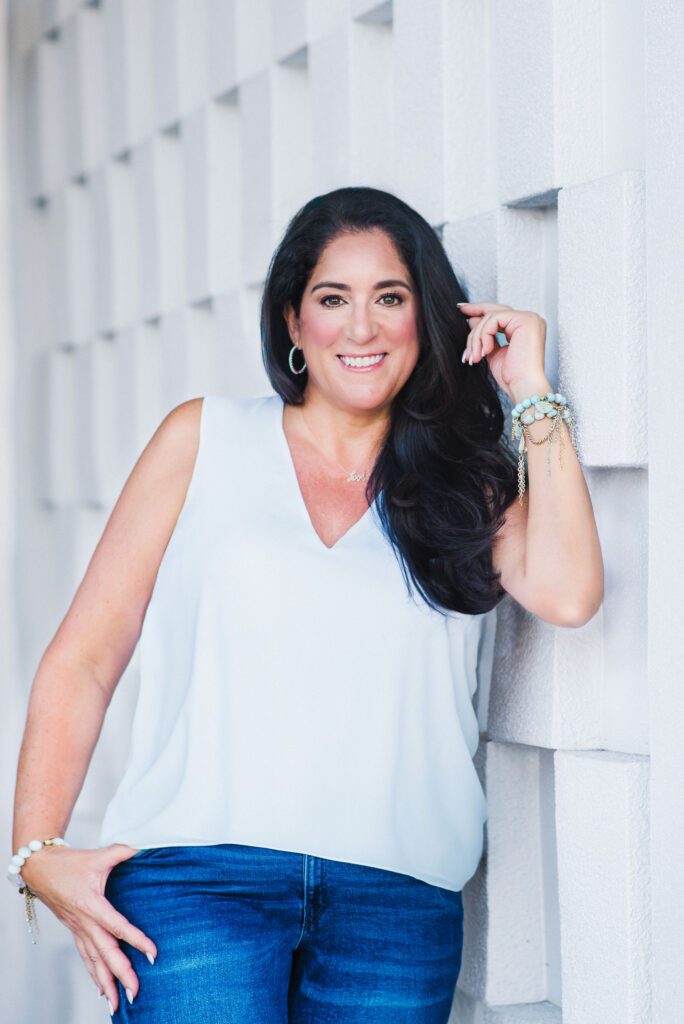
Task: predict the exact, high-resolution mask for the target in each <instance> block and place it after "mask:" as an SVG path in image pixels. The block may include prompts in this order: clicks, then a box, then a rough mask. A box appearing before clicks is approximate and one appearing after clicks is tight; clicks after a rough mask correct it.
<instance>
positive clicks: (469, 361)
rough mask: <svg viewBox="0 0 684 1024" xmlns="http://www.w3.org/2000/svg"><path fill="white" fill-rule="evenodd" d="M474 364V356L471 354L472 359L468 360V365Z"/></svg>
mask: <svg viewBox="0 0 684 1024" xmlns="http://www.w3.org/2000/svg"><path fill="white" fill-rule="evenodd" d="M472 365H473V357H472V356H471V357H470V359H469V360H468V366H472Z"/></svg>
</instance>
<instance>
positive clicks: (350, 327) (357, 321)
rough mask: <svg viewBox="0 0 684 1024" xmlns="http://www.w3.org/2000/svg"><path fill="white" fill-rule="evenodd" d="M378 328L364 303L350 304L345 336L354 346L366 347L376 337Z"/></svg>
mask: <svg viewBox="0 0 684 1024" xmlns="http://www.w3.org/2000/svg"><path fill="white" fill-rule="evenodd" d="M377 333H378V328H377V324H376V323H375V322H374V320H373V317H372V316H371V312H370V310H369V309H368V306H367V305H366V304H365V303H364V302H359V303H353V304H350V311H349V318H348V320H347V323H346V325H345V336H346V338H347V339H348V340H349V341H353V342H354V343H355V344H356V345H366V344H368V342H369V341H372V340H373V338H374V337H375V336H376V335H377Z"/></svg>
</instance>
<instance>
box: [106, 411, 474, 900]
mask: <svg viewBox="0 0 684 1024" xmlns="http://www.w3.org/2000/svg"><path fill="white" fill-rule="evenodd" d="M282 414H283V402H282V399H281V398H280V397H278V396H271V397H268V398H259V399H248V400H236V399H231V398H227V397H224V396H210V397H207V398H205V399H204V402H203V407H202V415H201V426H200V443H199V449H198V453H197V458H196V462H195V467H194V471H193V475H192V479H191V481H190V485H189V488H188V492H187V496H186V499H185V503H184V505H183V508H182V510H181V513H180V516H179V518H178V521H177V524H176V527H175V529H174V531H173V534H172V536H171V539H170V541H169V544H168V547H167V549H166V552H165V554H164V557H163V559H162V562H161V565H160V567H159V572H158V574H157V579H156V582H155V586H154V590H153V593H152V597H151V599H150V603H149V605H148V607H147V611H146V615H145V619H144V623H143V628H142V633H141V636H140V641H139V643H140V672H141V680H140V694H139V698H138V704H137V708H136V713H135V719H134V724H133V733H132V745H131V751H130V755H129V759H128V764H127V768H126V771H125V774H124V777H123V779H122V781H121V783H120V785H119V787H118V789H117V791H116V793H115V795H114V798H113V799H112V801H111V803H110V804H109V807H108V808H107V812H106V815H105V819H104V823H103V826H102V832H101V836H100V841H101V844H102V845H106V844H109V843H113V842H121V843H127V844H128V845H130V846H133V847H136V848H148V847H157V846H186V845H203V844H213V843H243V844H247V845H252V846H263V847H271V848H274V849H279V850H288V851H294V852H300V853H309V854H311V855H314V856H319V857H326V858H332V859H335V860H342V861H348V862H352V863H356V864H366V865H369V866H373V867H379V868H385V869H389V870H392V871H398V872H402V873H405V874H408V875H412V876H414V877H415V878H419V879H422V880H423V881H426V882H429V883H432V884H436V885H439V886H442V887H445V888H449V889H453V890H459V889H461V888H462V887H463V885H464V884H465V882H466V881H467V880H468V879H469V878H470V877H471V875H472V874H473V873H474V871H475V869H476V867H477V864H478V861H479V859H480V855H481V852H482V841H483V823H484V821H485V818H486V806H485V798H484V794H483V791H482V787H481V786H480V782H479V779H478V777H477V774H476V772H475V768H474V765H473V760H472V757H473V754H474V752H475V749H476V747H477V743H478V722H477V717H476V715H475V711H474V709H473V704H472V698H473V695H474V693H475V689H476V686H477V682H478V677H477V671H478V653H479V651H480V649H481V647H482V643H483V636H484V628H483V627H484V626H485V621H484V620H489V621H491V617H490V616H482V615H465V614H460V613H455V612H448V613H442V612H438V611H435V610H433V609H431V608H430V607H429V606H428V605H427V604H426V603H425V602H424V601H423V600H422V598H420V597H419V596H418V595H416V596H414V597H412V596H410V594H409V592H408V589H407V586H406V583H405V581H404V578H403V576H402V572H401V568H400V565H399V562H398V560H397V557H396V556H395V553H394V551H393V549H392V547H391V545H390V544H389V542H388V541H387V539H386V538H385V536H384V534H383V532H382V530H381V527H380V524H379V521H378V519H377V513H376V509H375V505H372V506H371V507H370V508H369V509H368V511H367V512H366V513H365V514H364V515H363V517H362V518H361V519H360V520H359V521H358V522H357V523H356V524H355V525H354V526H352V527H351V529H350V530H349V531H348V532H347V533H346V534H344V536H343V537H341V538H340V540H339V541H338V542H337V543H336V544H335V545H334V547H332V548H327V547H326V546H325V545H324V544H323V542H322V541H321V540H320V538H319V537H318V535H317V534H316V532H315V530H314V528H313V526H312V524H311V520H310V518H309V515H308V512H307V510H306V506H305V504H304V500H303V498H302V494H301V491H300V489H299V484H298V481H297V477H296V473H295V469H294V464H293V462H292V458H291V455H290V450H289V447H288V444H287V440H286V438H285V434H284V432H283V427H282Z"/></svg>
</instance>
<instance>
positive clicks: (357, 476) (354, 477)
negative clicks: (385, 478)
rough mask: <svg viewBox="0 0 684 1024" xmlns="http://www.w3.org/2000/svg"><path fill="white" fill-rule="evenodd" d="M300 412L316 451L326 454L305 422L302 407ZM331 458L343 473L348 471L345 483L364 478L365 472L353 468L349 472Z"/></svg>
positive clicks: (359, 480) (353, 482) (327, 456)
mask: <svg viewBox="0 0 684 1024" xmlns="http://www.w3.org/2000/svg"><path fill="white" fill-rule="evenodd" d="M301 414H302V420H303V421H304V426H305V427H306V429H307V430H308V432H309V434H310V435H311V438H312V440H313V442H314V445H315V447H316V448H317V449H318V451H319V452H320V453H321V454H322V455H326V453H325V452H324V451H323V449H322V448H321V446H320V443H319V441H318V438H317V437H316V435H315V434H314V432H313V430H312V429H311V427H310V426H309V424H308V422H307V419H306V416H305V415H304V410H303V409H301ZM326 458H330V456H329V455H326ZM332 460H333V462H337V465H338V466H339V467H340V469H341V470H342V472H343V473H348V474H349V475H348V476H347V477H346V480H345V482H346V483H348V484H355V483H361V481H363V480H365V479H366V474H365V473H357V472H356V471H355V470H352V472H351V473H350V472H349V470H348V469H346V468H345V467H344V466H343V465H342V463H341V462H338V460H337V459H336V458H335V457H334V456H333V457H332Z"/></svg>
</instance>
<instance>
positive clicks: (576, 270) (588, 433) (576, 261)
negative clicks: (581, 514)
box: [558, 171, 648, 466]
mask: <svg viewBox="0 0 684 1024" xmlns="http://www.w3.org/2000/svg"><path fill="white" fill-rule="evenodd" d="M558 241H559V249H558V292H559V297H558V306H559V336H560V340H559V349H560V378H561V379H560V387H561V389H562V391H563V392H564V393H565V394H566V395H567V397H568V400H569V403H570V405H571V406H572V408H573V410H574V411H575V412H576V414H577V421H578V431H579V439H580V451H581V455H582V459H583V462H584V464H585V465H588V466H642V465H645V463H646V461H647V457H648V443H647V418H646V389H645V388H644V372H645V366H646V362H645V360H646V349H645V347H644V338H645V328H646V252H645V226H644V178H643V174H641V173H640V172H638V171H626V172H624V173H623V174H615V175H611V176H610V177H607V178H601V179H599V180H597V181H589V182H587V183H586V184H583V185H577V186H576V187H574V188H564V189H561V192H560V193H559V197H558ZM621 424H628V427H627V428H626V429H625V427H623V426H621Z"/></svg>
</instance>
